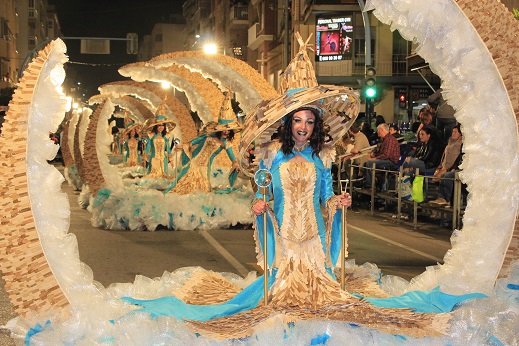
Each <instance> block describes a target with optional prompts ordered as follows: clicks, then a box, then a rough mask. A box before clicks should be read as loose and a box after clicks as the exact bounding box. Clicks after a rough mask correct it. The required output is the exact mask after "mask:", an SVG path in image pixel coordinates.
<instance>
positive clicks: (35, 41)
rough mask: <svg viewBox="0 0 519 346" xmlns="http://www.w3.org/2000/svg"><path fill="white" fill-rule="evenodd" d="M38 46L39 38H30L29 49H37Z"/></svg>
mask: <svg viewBox="0 0 519 346" xmlns="http://www.w3.org/2000/svg"><path fill="white" fill-rule="evenodd" d="M37 44H38V38H36V37H34V36H29V39H28V45H29V47H28V48H29V49H33V48H34V47H36V45H37Z"/></svg>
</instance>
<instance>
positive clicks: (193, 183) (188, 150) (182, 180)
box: [164, 92, 241, 195]
mask: <svg viewBox="0 0 519 346" xmlns="http://www.w3.org/2000/svg"><path fill="white" fill-rule="evenodd" d="M238 130H241V126H240V125H239V124H238V122H237V119H236V115H235V114H234V111H233V109H232V105H231V96H230V92H226V93H225V97H224V100H223V102H222V107H221V109H220V114H219V117H218V122H214V121H211V122H209V123H207V124H206V125H205V126H204V127H203V128H202V130H201V132H200V133H201V135H200V136H198V137H197V138H195V139H193V140H192V141H191V142H189V144H188V145H186V146H185V147H184V148H183V152H182V166H181V167H180V171H179V173H178V176H177V178H176V179H175V180H174V181H173V183H172V184H171V185H170V186H169V187H168V188H167V189H166V190H164V193H177V194H180V195H187V194H190V193H192V192H195V191H202V192H205V193H209V192H211V191H212V188H211V179H210V175H211V167H212V164H213V161H214V159H215V157H216V156H217V155H218V154H219V153H220V152H221V151H222V150H225V153H226V154H227V156H228V157H229V159H230V160H231V162H232V167H231V173H230V175H229V184H230V186H231V187H232V185H233V184H234V181H235V180H236V177H237V175H238V168H239V166H238V163H237V161H236V156H235V155H234V153H233V151H232V145H231V143H232V140H233V138H234V134H235V132H236V131H238ZM219 191H222V190H219ZM226 191H230V190H226Z"/></svg>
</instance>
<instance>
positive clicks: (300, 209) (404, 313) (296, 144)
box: [123, 34, 466, 344]
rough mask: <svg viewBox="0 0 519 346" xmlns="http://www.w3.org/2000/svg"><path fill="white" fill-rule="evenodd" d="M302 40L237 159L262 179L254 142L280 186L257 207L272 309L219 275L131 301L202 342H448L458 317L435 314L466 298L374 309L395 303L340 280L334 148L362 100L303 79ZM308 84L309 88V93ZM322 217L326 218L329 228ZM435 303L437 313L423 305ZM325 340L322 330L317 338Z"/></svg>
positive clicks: (345, 201)
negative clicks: (383, 336) (180, 323)
mask: <svg viewBox="0 0 519 346" xmlns="http://www.w3.org/2000/svg"><path fill="white" fill-rule="evenodd" d="M296 36H297V37H298V41H299V43H300V45H301V49H300V51H299V53H298V54H297V56H296V58H295V59H294V60H292V62H291V64H290V65H289V66H288V67H287V70H288V69H290V71H289V73H287V72H285V75H284V76H283V77H284V78H285V79H286V81H284V84H282V88H281V92H282V94H281V96H279V97H277V98H275V99H273V100H270V101H266V102H262V103H261V104H260V105H259V106H258V107H257V108H255V110H254V111H252V112H251V113H249V115H248V116H247V118H246V121H245V124H246V126H245V129H244V132H243V133H242V140H241V142H240V151H239V155H238V160H239V162H240V165H241V168H242V171H243V172H247V173H248V174H249V173H251V172H253V171H254V168H257V167H252V169H251V167H250V166H249V164H248V159H247V158H246V151H247V149H248V148H249V145H250V143H252V142H253V141H254V142H255V143H256V148H258V150H257V151H256V154H257V155H256V157H257V158H258V159H259V168H260V169H267V170H269V171H270V173H271V176H272V180H271V185H270V186H269V188H268V196H267V198H266V200H267V201H269V200H272V201H273V203H271V202H270V201H269V202H264V201H263V198H260V197H262V195H261V194H258V195H257V197H258V199H255V200H254V201H253V204H252V211H253V213H254V214H255V216H256V224H255V225H256V231H255V239H256V251H257V253H258V264H259V265H260V266H261V267H263V266H264V265H263V262H264V259H265V258H264V257H263V251H264V248H263V247H264V244H265V242H264V239H263V231H262V230H263V223H262V219H263V214H264V213H267V246H266V248H267V250H268V251H267V266H268V268H264V271H265V274H264V275H268V280H267V281H268V284H267V299H266V300H263V298H264V290H265V287H264V276H261V277H260V278H259V279H257V280H256V281H255V282H253V283H251V284H250V285H249V286H247V287H245V288H244V289H243V290H240V289H239V288H237V287H236V286H235V285H233V284H232V283H230V282H226V279H224V278H223V277H220V278H219V279H217V278H215V275H214V273H213V274H211V272H197V273H196V274H195V275H193V276H192V277H191V278H190V279H188V280H187V282H186V283H185V284H184V285H183V287H182V288H180V289H179V290H178V291H176V292H175V295H176V296H175V297H163V298H159V299H155V300H136V299H133V298H128V297H125V298H123V299H124V300H126V301H128V302H131V303H133V304H136V305H140V306H142V307H143V308H142V309H141V310H137V311H142V312H148V313H151V314H152V316H158V315H172V316H176V317H177V318H179V319H181V320H184V321H185V322H186V323H187V325H188V326H189V327H190V328H191V329H192V330H193V331H194V332H196V333H198V334H200V335H204V336H206V337H212V338H217V339H237V338H245V337H249V336H251V335H253V334H254V333H255V332H258V331H259V330H261V328H272V327H273V325H274V324H276V323H278V324H279V323H282V324H283V325H284V328H285V330H287V333H288V330H289V328H290V323H297V322H298V321H302V320H310V319H315V320H319V321H320V322H321V323H322V322H323V321H325V320H329V321H332V320H335V321H344V322H345V328H354V327H359V326H360V327H366V328H377V329H379V330H381V331H384V332H388V333H393V334H400V335H411V336H415V337H423V336H441V335H443V334H444V333H445V332H446V329H447V328H448V321H449V318H450V316H449V314H443V313H440V314H437V313H433V312H431V311H434V312H438V309H439V308H438V306H441V307H442V308H444V309H443V310H440V311H442V312H443V311H450V309H452V307H453V306H454V305H455V304H456V303H457V302H459V301H462V300H464V299H466V297H462V298H460V297H452V296H449V297H446V296H441V299H436V300H435V299H434V295H433V296H432V297H433V298H431V295H427V297H426V298H425V299H414V300H413V299H412V298H413V297H414V296H413V297H408V296H406V297H403V298H401V297H393V298H394V299H393V298H387V299H379V300H377V299H371V300H368V298H363V296H368V295H373V294H374V293H376V294H377V296H378V297H379V298H381V297H382V298H386V297H388V295H387V294H386V293H385V292H384V291H382V290H381V289H378V290H377V288H374V287H373V286H376V284H375V283H374V282H373V281H372V279H367V280H371V281H369V283H367V282H363V283H362V284H355V282H354V281H350V282H347V290H343V289H341V287H340V285H339V283H338V281H337V279H336V277H335V275H334V270H333V269H334V267H335V266H336V265H338V259H339V253H340V252H341V246H342V245H341V244H342V239H341V234H342V232H341V231H340V230H341V227H342V210H341V209H342V208H343V207H348V206H350V205H351V198H350V196H349V195H348V194H347V193H346V194H342V195H339V196H337V195H334V193H333V189H332V177H331V164H332V162H333V160H334V142H335V141H336V140H337V139H338V138H341V137H342V135H343V134H344V133H345V132H346V131H347V130H348V128H349V126H350V125H351V124H352V123H353V121H354V120H355V118H356V116H357V114H358V109H359V96H358V94H357V93H356V92H355V91H354V90H352V89H350V88H346V87H337V86H319V85H318V84H317V80H316V79H315V75H313V78H307V79H305V78H302V76H308V75H309V74H312V73H313V67H312V65H311V63H310V60H309V58H308V55H307V53H306V45H307V43H308V42H303V41H302V39H301V38H300V36H298V34H297V35H296ZM311 77H312V76H311ZM301 81H302V82H304V83H306V84H305V85H302V86H301V85H300V84H298V82H301ZM283 86H284V87H285V89H283ZM280 123H284V126H283V131H282V132H281V133H280V138H279V140H275V141H270V137H271V134H272V133H274V132H275V131H276V130H277V129H278V127H279V126H280ZM325 125H330V132H329V133H330V135H331V136H332V138H333V140H332V141H331V143H330V144H329V145H325V142H324V141H325V135H326V132H325V130H324V128H325ZM256 162H257V161H256ZM321 207H324V208H325V210H326V211H325V213H326V218H325V215H323V212H322V209H321ZM344 254H346V248H345V249H344ZM415 295H416V296H418V297H421V295H420V294H415ZM422 298H423V297H422ZM431 301H432V302H433V303H434V304H430V305H433V306H432V307H431V306H430V305H429V306H428V305H427V304H425V303H424V302H429V303H430V302H431ZM442 304H443V305H442ZM388 306H389V307H391V308H388ZM395 307H398V309H395ZM416 311H420V312H416ZM319 332H322V330H321V331H318V330H316V333H319ZM241 341H243V340H240V342H241ZM282 341H283V340H279V343H280V344H281V343H282Z"/></svg>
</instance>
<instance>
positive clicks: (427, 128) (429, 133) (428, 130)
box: [420, 126, 434, 136]
mask: <svg viewBox="0 0 519 346" xmlns="http://www.w3.org/2000/svg"><path fill="white" fill-rule="evenodd" d="M420 131H423V132H425V133H427V134H428V135H430V136H433V134H434V131H433V130H432V128H430V127H428V126H424V127H422V128H421V129H420Z"/></svg>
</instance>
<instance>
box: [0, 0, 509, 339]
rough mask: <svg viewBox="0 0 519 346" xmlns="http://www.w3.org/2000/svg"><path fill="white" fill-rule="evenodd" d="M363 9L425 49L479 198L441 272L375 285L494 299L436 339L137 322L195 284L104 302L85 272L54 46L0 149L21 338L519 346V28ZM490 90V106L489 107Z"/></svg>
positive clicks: (118, 290)
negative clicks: (69, 187) (138, 303)
mask: <svg viewBox="0 0 519 346" xmlns="http://www.w3.org/2000/svg"><path fill="white" fill-rule="evenodd" d="M367 8H368V9H373V10H374V14H375V16H377V17H378V18H379V20H381V21H383V22H385V23H387V24H390V25H391V28H392V29H394V30H399V32H400V33H401V34H402V36H403V37H404V38H406V39H408V40H413V41H414V42H416V43H417V44H418V50H417V53H418V54H420V55H421V56H422V57H423V58H424V59H425V60H426V61H427V62H429V64H430V67H431V69H432V70H433V71H434V72H435V73H437V74H438V75H439V76H440V77H441V78H442V80H443V84H442V87H443V89H444V90H445V95H446V98H447V99H448V101H449V102H450V103H451V104H452V105H453V107H454V108H455V109H456V110H457V113H456V117H457V119H458V120H459V121H460V123H461V124H462V126H463V130H464V140H465V145H464V152H465V161H464V164H463V168H464V173H463V176H462V179H463V181H464V182H465V183H467V185H468V191H469V197H468V205H467V209H466V211H465V216H464V226H463V228H462V229H460V230H456V231H455V232H454V233H453V235H452V238H451V243H452V249H451V250H449V251H448V252H447V254H446V256H445V259H444V264H442V265H440V264H438V265H435V266H431V267H428V268H426V271H425V272H424V273H423V274H421V275H419V276H417V277H415V278H414V279H412V280H411V281H410V282H407V281H405V280H403V279H400V278H396V277H391V276H390V277H381V278H380V277H379V276H378V275H377V273H376V272H374V273H370V275H368V276H370V277H374V278H376V279H374V280H377V279H378V280H377V281H378V283H379V284H380V287H381V288H382V289H383V290H384V291H385V292H387V294H390V295H400V294H404V293H405V292H409V291H413V290H432V289H434V288H435V287H440V289H441V290H442V291H443V292H446V293H450V294H454V295H458V294H469V293H474V292H480V293H484V294H486V295H487V298H483V299H476V300H472V301H469V302H466V303H463V304H462V305H460V306H457V307H456V309H455V310H454V311H452V312H451V313H450V315H451V316H450V321H449V323H450V327H449V328H448V329H447V333H446V334H445V335H438V336H426V337H417V336H410V335H404V334H399V333H386V332H383V331H380V330H377V329H375V328H369V327H361V326H359V325H356V324H353V323H346V322H339V321H331V320H327V319H319V320H306V321H302V322H297V323H286V322H287V321H286V320H283V319H280V318H276V316H274V318H272V319H269V320H268V323H265V324H263V325H260V326H259V327H258V328H257V329H256V331H255V333H254V334H253V335H252V336H250V337H248V338H246V339H240V340H221V341H215V340H214V339H211V338H209V337H203V336H200V335H197V334H196V333H194V332H193V331H192V329H190V328H189V327H188V326H187V324H186V323H184V322H183V321H180V320H178V319H176V318H174V317H157V318H153V317H152V316H150V315H148V314H142V313H132V311H133V310H134V307H133V306H131V305H129V304H127V303H125V302H123V301H122V300H121V299H120V298H121V297H123V296H134V297H139V298H141V299H155V298H160V297H162V296H165V295H170V294H172V293H174V292H175V290H176V289H178V288H179V287H180V286H181V285H182V284H183V283H184V282H185V281H186V280H188V279H189V277H191V276H193V275H195V274H194V273H193V272H192V271H189V270H178V271H175V272H173V273H165V274H164V275H163V277H161V278H154V279H148V280H145V279H143V278H140V279H136V281H135V282H134V283H128V284H116V285H112V286H110V287H108V288H105V287H103V286H102V285H100V284H99V283H97V282H95V281H93V275H92V272H91V270H90V269H89V268H88V267H87V266H86V265H85V264H83V263H82V262H80V260H79V254H78V250H77V241H76V238H75V237H74V235H73V234H71V233H69V232H68V227H69V210H70V209H69V201H68V200H67V198H66V196H65V194H64V193H63V192H61V190H60V186H61V183H62V182H63V177H62V175H61V174H60V173H59V172H58V171H57V170H56V169H55V168H54V167H53V166H50V165H49V164H48V163H47V160H50V159H52V158H53V157H54V156H55V154H56V151H57V148H56V146H55V145H54V144H53V143H52V142H51V141H50V140H49V138H48V134H49V132H55V130H56V129H57V127H58V125H59V124H60V123H61V121H62V119H63V114H64V113H65V97H64V95H63V94H62V93H61V92H59V91H58V90H57V89H56V88H57V87H58V86H59V85H61V83H62V82H63V80H64V78H65V74H64V70H63V64H64V63H66V56H65V52H66V48H65V45H64V44H63V42H62V41H60V40H59V39H58V40H56V41H53V42H52V43H51V44H49V45H48V46H47V47H46V48H45V49H44V50H43V51H41V52H40V53H39V55H38V57H36V58H35V59H34V60H33V62H32V63H31V64H30V65H29V66H28V68H27V70H26V71H25V73H24V77H23V78H22V79H21V81H20V83H19V85H18V89H17V90H16V92H15V94H14V97H13V100H12V102H11V104H10V109H9V111H8V113H7V114H6V121H5V123H4V126H3V134H4V135H3V137H1V138H0V144H1V145H0V150H1V151H2V165H0V185H1V186H2V189H1V190H0V197H1V200H2V203H3V207H2V208H1V210H0V214H1V217H2V223H1V232H2V238H1V239H0V244H1V248H2V250H3V254H2V256H1V261H0V266H1V269H2V276H3V279H4V280H5V282H6V285H5V287H6V290H7V292H8V295H9V299H10V301H11V303H12V304H13V307H14V309H15V311H16V313H17V314H18V315H19V316H18V317H17V318H15V319H13V320H11V321H10V322H9V323H8V324H7V327H8V328H9V329H10V330H11V333H12V334H11V335H12V337H13V338H15V339H16V340H19V341H20V342H21V341H22V340H24V341H25V342H26V343H34V344H100V343H107V344H122V343H127V344H139V343H141V344H158V343H166V344H167V343H169V344H236V342H239V343H244V344H294V345H296V344H319V343H321V344H324V343H328V344H335V343H336V344H395V345H400V344H403V343H406V342H407V343H409V344H424V345H435V344H466V343H467V342H468V343H471V344H497V345H499V344H508V345H514V344H518V343H519V340H518V337H517V335H518V333H517V320H518V316H519V303H518V301H519V261H518V257H519V253H518V248H519V234H518V232H519V231H518V230H519V227H518V226H517V224H518V220H517V211H518V202H519V199H518V197H519V195H518V191H519V139H518V120H517V119H518V116H519V95H518V94H517V93H516V92H514V86H515V85H517V84H518V81H517V78H519V77H517V74H515V73H514V71H513V68H514V67H516V66H517V63H518V61H517V60H518V54H517V53H518V47H517V45H518V43H517V40H515V36H516V35H517V32H519V30H518V29H519V28H518V24H517V21H515V20H514V19H513V16H512V15H511V14H510V13H509V12H508V11H507V10H506V8H505V7H504V6H503V5H502V4H501V3H499V2H497V1H491V0H485V1H478V2H475V1H469V0H463V1H461V0H460V1H452V0H441V1H435V2H428V1H421V2H419V3H417V2H409V1H392V2H388V1H383V0H372V1H368V3H367ZM481 14H484V16H482V15H481ZM489 90H492V91H493V92H492V99H493V102H488V101H487V100H488V92H489ZM49 100H52V101H54V102H49ZM108 102H109V101H107V103H108ZM105 106H106V104H105ZM103 108H104V107H101V108H100V109H99V110H96V112H99V113H102V111H103ZM100 115H102V114H100ZM87 136H88V134H87ZM495 138H507V141H496V140H495ZM86 142H87V140H86V139H85V143H86ZM22 144H23V145H22ZM85 149H86V148H85ZM85 153H87V150H85ZM489 163H491V164H489ZM489 177H492V179H491V183H489ZM105 183H106V182H105ZM89 185H90V184H89ZM94 185H96V183H95V182H94V183H92V185H91V188H92V186H94ZM101 186H103V187H104V186H105V185H101ZM197 270H202V269H195V271H197ZM378 274H379V273H378ZM215 275H216V274H215ZM218 275H219V274H218ZM216 276H217V275H216ZM227 279H228V280H231V281H232V282H234V284H235V285H236V287H238V289H239V288H240V287H244V286H246V285H247V284H248V283H249V282H250V278H249V279H248V280H249V282H246V281H244V280H243V279H241V278H239V277H237V276H236V275H234V276H233V275H227ZM215 282H217V281H215Z"/></svg>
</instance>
